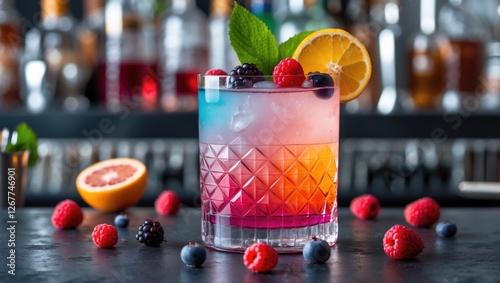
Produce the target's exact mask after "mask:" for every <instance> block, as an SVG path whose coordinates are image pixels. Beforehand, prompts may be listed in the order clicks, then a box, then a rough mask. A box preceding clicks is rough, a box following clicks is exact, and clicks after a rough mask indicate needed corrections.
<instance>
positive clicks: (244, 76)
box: [229, 63, 264, 88]
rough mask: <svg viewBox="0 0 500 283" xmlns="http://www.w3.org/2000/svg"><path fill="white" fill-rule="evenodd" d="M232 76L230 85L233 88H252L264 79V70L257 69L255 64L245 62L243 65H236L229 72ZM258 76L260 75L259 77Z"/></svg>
mask: <svg viewBox="0 0 500 283" xmlns="http://www.w3.org/2000/svg"><path fill="white" fill-rule="evenodd" d="M229 74H230V75H231V78H230V79H229V87H231V88H250V87H253V84H254V83H256V82H261V81H263V80H264V78H263V77H260V76H262V75H263V74H262V72H261V71H260V70H259V69H257V66H255V64H249V63H244V64H243V65H241V66H236V67H235V68H234V69H233V70H231V72H230V73H229ZM257 76H258V77H257Z"/></svg>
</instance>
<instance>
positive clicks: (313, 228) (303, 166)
mask: <svg viewBox="0 0 500 283" xmlns="http://www.w3.org/2000/svg"><path fill="white" fill-rule="evenodd" d="M230 79H231V78H230V76H204V75H200V76H199V78H198V86H199V91H198V103H199V106H198V107H199V142H200V186H201V202H202V208H201V209H202V238H203V240H204V241H205V244H206V246H207V247H210V248H214V249H218V250H226V251H236V252H238V251H239V252H243V251H244V250H245V249H246V247H248V246H250V245H252V244H253V243H256V242H265V243H267V244H269V245H271V246H273V247H274V248H275V249H276V250H277V251H278V252H279V253H295V252H301V251H302V248H303V246H304V245H305V243H306V242H307V241H308V240H310V239H311V238H312V236H316V237H318V238H321V239H324V240H326V241H327V242H328V243H329V244H330V245H333V244H334V243H335V242H336V240H337V183H338V181H337V178H338V177H337V176H338V174H337V171H338V143H339V89H338V87H336V86H338V83H336V84H335V85H336V86H335V87H334V86H328V87H319V88H318V87H315V88H313V87H310V86H309V87H293V88H273V87H272V84H270V83H266V82H262V83H259V85H260V86H259V87H256V86H257V85H254V87H252V88H243V89H232V88H229V87H227V85H228V84H227V82H228V81H229V80H230ZM259 80H264V81H269V80H270V81H272V77H271V76H267V77H266V76H263V77H262V78H260V79H259Z"/></svg>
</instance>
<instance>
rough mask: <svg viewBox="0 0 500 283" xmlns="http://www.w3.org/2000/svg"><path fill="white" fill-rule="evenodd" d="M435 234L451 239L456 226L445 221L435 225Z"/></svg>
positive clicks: (455, 231)
mask: <svg viewBox="0 0 500 283" xmlns="http://www.w3.org/2000/svg"><path fill="white" fill-rule="evenodd" d="M436 233H437V234H438V235H439V236H442V237H453V236H455V234H456V233H457V225H456V224H455V223H452V222H449V221H448V220H445V221H443V222H439V223H438V224H437V225H436Z"/></svg>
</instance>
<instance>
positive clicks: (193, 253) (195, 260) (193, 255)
mask: <svg viewBox="0 0 500 283" xmlns="http://www.w3.org/2000/svg"><path fill="white" fill-rule="evenodd" d="M181 259H182V261H183V262H184V264H186V265H187V266H189V267H200V266H201V265H202V264H203V263H204V262H205V259H207V252H206V251H205V247H203V246H201V245H199V244H198V243H194V244H191V243H189V245H185V246H184V247H183V248H182V250H181Z"/></svg>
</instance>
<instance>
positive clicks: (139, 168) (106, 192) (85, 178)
mask: <svg viewBox="0 0 500 283" xmlns="http://www.w3.org/2000/svg"><path fill="white" fill-rule="evenodd" d="M146 185H147V170H146V166H145V165H144V164H143V163H142V162H140V161H139V160H136V159H131V158H113V159H107V160H103V161H100V162H97V163H95V164H93V165H90V166H89V167H87V168H85V169H84V170H83V171H82V172H80V174H78V177H77V178H76V188H77V190H78V193H79V194H80V196H81V197H82V199H83V200H84V201H85V202H86V203H87V204H88V205H90V206H91V207H93V208H96V209H98V210H102V211H106V212H118V211H123V210H125V209H126V208H128V207H131V206H133V205H136V204H137V203H138V202H139V200H140V199H141V197H142V195H143V194H144V191H145V190H146Z"/></svg>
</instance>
